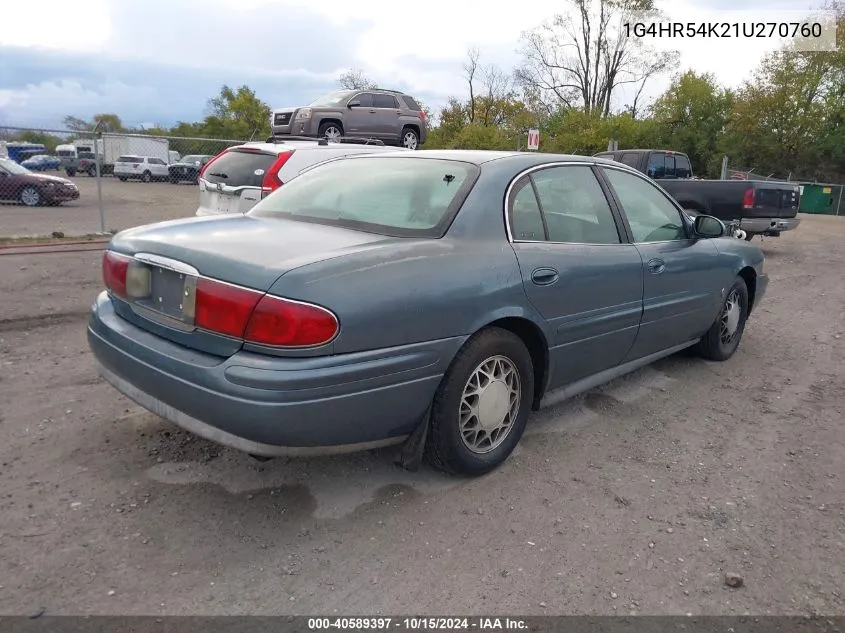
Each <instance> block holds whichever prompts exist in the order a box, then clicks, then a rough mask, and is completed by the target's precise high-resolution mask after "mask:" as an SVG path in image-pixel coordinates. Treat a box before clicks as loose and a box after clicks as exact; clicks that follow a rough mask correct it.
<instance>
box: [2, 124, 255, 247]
mask: <svg viewBox="0 0 845 633" xmlns="http://www.w3.org/2000/svg"><path fill="white" fill-rule="evenodd" d="M244 142H246V141H244V140H241V139H222V138H202V137H181V136H164V135H154V134H135V133H132V134H129V133H98V132H92V131H77V130H67V129H36V128H24V127H0V237H18V236H49V235H51V234H54V233H62V234H64V235H67V236H71V235H88V234H96V233H107V232H114V231H118V230H122V229H125V228H129V227H132V226H138V225H141V224H147V223H150V222H158V221H161V220H169V219H177V218H182V217H190V216H192V215H194V213H195V212H196V210H197V206H198V197H199V192H198V189H197V187H196V184H197V182H198V177H199V174H200V172H201V170H202V168H203V167H204V166H205V164H206V163H207V162H208V161H209V160H210V159H211V158H213V157H214V156H216V155H217V154H219V153H220V152H222V151H223V150H225V149H227V148H229V147H232V146H234V145H240V144H242V143H244Z"/></svg>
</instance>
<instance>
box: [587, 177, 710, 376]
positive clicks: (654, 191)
mask: <svg viewBox="0 0 845 633" xmlns="http://www.w3.org/2000/svg"><path fill="white" fill-rule="evenodd" d="M601 169H602V172H603V174H604V176H605V178H607V181H608V183H609V184H610V185H611V187H612V190H613V192H614V195H615V197H616V199H617V201H618V204H619V206H620V208H621V209H622V211H623V220H624V221H625V223H626V227H627V230H628V231H629V232H630V235H631V240H632V241H633V242H634V245H635V246H636V248H637V251H639V253H640V256H641V257H642V266H643V280H644V281H643V316H642V322H641V323H640V328H639V333H638V335H637V340H636V343H635V344H634V347H633V349H632V350H631V353H630V354H629V356H628V360H633V359H635V358H641V357H643V356H648V355H650V354H654V353H657V352H661V351H663V350H666V349H669V348H671V347H674V346H677V345H682V344H684V343H688V342H690V341H693V340H695V339H697V338H700V337H701V336H703V335H704V333H705V332H706V331H707V329H708V328H709V327H710V326H711V325H712V323H713V320H714V319H715V318H716V316H717V314H718V310H719V306H720V305H721V300H722V297H721V295H720V289H721V284H722V282H723V280H724V279H725V275H724V273H725V271H723V270H720V267H723V266H724V264H721V263H720V262H721V258H720V257H719V251H718V249H717V248H716V246H715V244H713V241H712V240H708V239H696V238H695V237H694V236H693V235H692V234H691V229H690V227H689V224H688V223H687V222H685V221H684V220H683V219H682V215H681V210H680V207H678V205H677V204H675V202H674V201H672V200H671V199H670V198H669V197H668V196H667V195H666V194H665V193H664V192H663V190H662V189H660V188H659V187H658V186H657V185H655V184H654V183H653V182H651V181H650V180H648V179H647V178H645V177H644V176H642V175H641V174H639V173H635V172H633V171H631V170H626V169H622V168H616V167H602V168H601Z"/></svg>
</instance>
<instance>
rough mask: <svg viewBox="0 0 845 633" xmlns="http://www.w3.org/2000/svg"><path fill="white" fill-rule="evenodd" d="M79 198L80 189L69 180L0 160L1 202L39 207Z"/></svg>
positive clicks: (6, 159) (11, 161) (4, 159)
mask: <svg viewBox="0 0 845 633" xmlns="http://www.w3.org/2000/svg"><path fill="white" fill-rule="evenodd" d="M77 198H79V189H78V188H77V186H76V185H75V184H73V183H72V182H71V181H70V180H68V179H67V178H59V177H58V176H48V175H46V174H36V173H34V172H31V171H29V170H28V169H27V168H26V167H23V166H21V165H18V164H17V163H16V162H15V161H13V160H10V159H8V158H0V201H7V200H8V201H14V202H18V203H20V204H24V205H26V206H28V207H37V206H39V205H42V204H60V203H62V202H67V201H68V200H76V199H77Z"/></svg>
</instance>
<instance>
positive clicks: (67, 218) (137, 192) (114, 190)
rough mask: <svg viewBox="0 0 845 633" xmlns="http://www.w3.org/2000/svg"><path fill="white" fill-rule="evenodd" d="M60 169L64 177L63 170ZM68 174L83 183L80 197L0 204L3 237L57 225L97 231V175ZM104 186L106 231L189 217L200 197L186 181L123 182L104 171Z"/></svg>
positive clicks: (69, 230)
mask: <svg viewBox="0 0 845 633" xmlns="http://www.w3.org/2000/svg"><path fill="white" fill-rule="evenodd" d="M51 175H56V174H51ZM58 175H60V176H61V177H65V175H64V174H63V173H61V174H58ZM70 180H72V181H73V182H75V183H76V185H77V186H78V187H79V199H78V200H75V201H73V202H66V203H64V204H61V205H59V206H56V207H46V206H45V207H35V208H29V207H24V206H22V205H16V204H0V237H10V236H15V237H17V236H40V235H50V234H52V233H53V231H61V232H63V233H64V234H65V235H67V236H73V235H87V234H91V233H97V232H99V231H100V229H101V226H100V207H99V203H98V198H97V179H96V178H91V177H89V176H77V177H75V178H70ZM102 192H103V215H104V217H105V228H106V231H108V230H110V229H115V230H118V231H119V230H122V229H128V228H129V227H132V226H138V225H140V224H147V223H149V222H159V221H161V220H172V219H173V218H181V217H190V216H192V215H193V214H194V213H196V210H197V204H198V202H199V193H198V190H197V187H196V186H195V185H191V184H188V183H181V184H179V185H172V184H170V183H167V182H153V183H142V182H138V181H133V180H129V181H127V182H120V180H118V179H117V178H112V177H111V176H104V177H103V178H102Z"/></svg>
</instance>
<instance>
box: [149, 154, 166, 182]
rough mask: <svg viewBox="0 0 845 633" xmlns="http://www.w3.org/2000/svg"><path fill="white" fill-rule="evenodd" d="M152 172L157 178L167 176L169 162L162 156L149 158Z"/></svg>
mask: <svg viewBox="0 0 845 633" xmlns="http://www.w3.org/2000/svg"><path fill="white" fill-rule="evenodd" d="M147 160H148V161H149V165H150V173H151V174H152V175H153V176H155V177H156V178H165V177H167V175H168V171H167V163H166V162H164V161H163V160H162V159H161V158H148V159H147Z"/></svg>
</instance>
